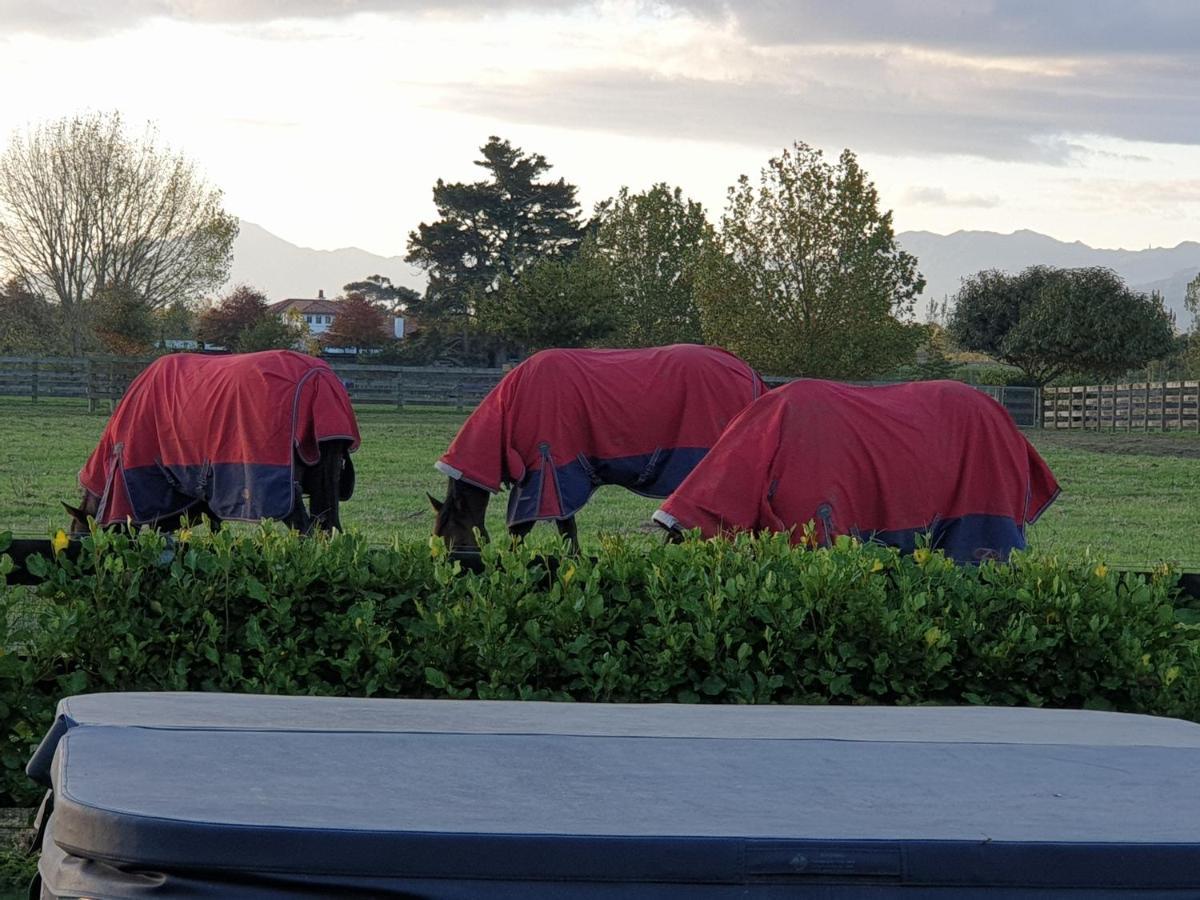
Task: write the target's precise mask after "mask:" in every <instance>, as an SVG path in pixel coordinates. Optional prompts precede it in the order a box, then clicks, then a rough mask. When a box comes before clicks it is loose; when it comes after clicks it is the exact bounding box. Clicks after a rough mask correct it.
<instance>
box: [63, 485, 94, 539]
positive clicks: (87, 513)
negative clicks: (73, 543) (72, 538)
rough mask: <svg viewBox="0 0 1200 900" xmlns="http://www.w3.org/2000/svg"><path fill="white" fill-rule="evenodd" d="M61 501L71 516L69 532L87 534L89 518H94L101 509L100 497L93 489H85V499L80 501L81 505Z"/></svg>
mask: <svg viewBox="0 0 1200 900" xmlns="http://www.w3.org/2000/svg"><path fill="white" fill-rule="evenodd" d="M61 502H62V505H63V509H65V510H66V511H67V515H69V516H70V517H71V523H70V524H69V525H68V526H67V533H68V534H87V533H88V519H89V518H93V519H94V518H95V517H96V513H97V512H99V511H100V498H99V497H97V496H96V495H95V494H93V493H92V492H91V491H84V492H83V499H82V500H80V501H79V506H72V505H71V504H69V503H67V502H66V501H61Z"/></svg>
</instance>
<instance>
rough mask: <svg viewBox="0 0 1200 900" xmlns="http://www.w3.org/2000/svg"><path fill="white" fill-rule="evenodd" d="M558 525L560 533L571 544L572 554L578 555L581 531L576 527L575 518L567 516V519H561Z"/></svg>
mask: <svg viewBox="0 0 1200 900" xmlns="http://www.w3.org/2000/svg"><path fill="white" fill-rule="evenodd" d="M556 524H557V525H558V533H559V534H561V535H563V536H564V537H565V538H566V539H567V540H568V541H570V542H571V552H572V553H574V554H578V553H579V529H578V527H577V526H576V525H575V517H574V516H567V518H565V519H559V520H558V522H557V523H556Z"/></svg>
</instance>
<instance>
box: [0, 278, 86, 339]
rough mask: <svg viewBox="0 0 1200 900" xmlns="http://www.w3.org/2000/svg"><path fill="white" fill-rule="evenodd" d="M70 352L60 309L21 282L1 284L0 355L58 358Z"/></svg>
mask: <svg viewBox="0 0 1200 900" xmlns="http://www.w3.org/2000/svg"><path fill="white" fill-rule="evenodd" d="M69 349H70V341H69V339H68V337H67V333H66V329H65V328H64V327H63V321H62V310H61V309H60V308H59V307H57V306H55V305H54V304H52V303H48V302H47V301H46V299H45V298H43V297H40V296H38V295H37V294H35V293H34V292H33V291H30V290H29V289H28V288H27V287H26V286H25V285H24V284H22V283H21V281H20V280H19V279H16V278H10V279H9V280H8V281H7V282H5V283H3V284H0V354H5V355H9V354H11V355H21V356H23V355H26V354H28V355H31V356H57V355H59V354H62V353H66V352H68V350H69Z"/></svg>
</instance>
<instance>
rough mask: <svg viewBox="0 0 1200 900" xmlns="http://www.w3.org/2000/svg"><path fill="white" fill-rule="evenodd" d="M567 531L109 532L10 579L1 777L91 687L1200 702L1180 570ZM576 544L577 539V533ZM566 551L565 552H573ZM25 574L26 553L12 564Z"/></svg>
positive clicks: (635, 697) (15, 778) (1164, 705)
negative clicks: (562, 539) (465, 555)
mask: <svg viewBox="0 0 1200 900" xmlns="http://www.w3.org/2000/svg"><path fill="white" fill-rule="evenodd" d="M547 546H548V545H547V544H546V543H545V542H542V543H541V544H540V545H539V544H537V543H533V544H528V545H526V546H524V547H519V548H517V549H515V550H512V549H501V548H499V547H498V546H496V545H493V546H492V547H490V548H488V549H486V550H485V551H484V561H485V569H484V571H483V572H482V573H480V574H469V573H463V572H462V571H461V570H460V568H459V566H458V564H457V563H455V562H451V561H449V560H448V559H447V558H446V555H445V551H444V550H443V549H442V547H441V545H440V543H438V544H436V545H434V546H433V547H432V549H431V547H430V546H429V545H425V544H417V543H399V542H398V543H395V544H393V545H392V546H391V547H389V548H375V547H371V546H369V545H368V544H367V543H366V542H365V540H364V539H363V538H362V537H360V536H357V535H353V534H350V535H335V536H334V537H332V538H314V539H301V538H297V537H296V536H295V535H294V534H289V533H288V532H286V531H284V530H283V529H281V528H279V527H264V528H262V529H260V530H254V531H240V532H239V531H236V530H234V529H227V530H224V531H221V532H219V533H218V534H216V535H212V536H208V535H201V534H199V533H198V534H196V535H191V534H189V533H187V532H184V533H183V534H182V535H181V539H180V540H179V541H178V542H176V541H175V540H174V539H169V538H166V537H163V536H161V535H156V534H153V533H150V532H143V533H142V534H139V535H137V536H136V537H133V538H130V537H127V536H124V535H121V534H98V535H96V536H94V537H92V538H89V539H86V540H85V542H84V548H83V552H82V553H81V554H80V558H79V560H78V561H77V562H70V561H68V560H66V559H65V558H64V557H59V558H58V559H56V560H53V561H49V562H47V565H46V571H45V572H44V575H45V580H44V582H43V583H42V584H41V585H39V586H38V587H36V588H14V587H8V588H0V591H2V592H3V593H2V594H0V598H2V601H3V606H4V616H3V628H4V633H3V641H2V647H3V651H4V652H3V655H2V656H0V718H2V720H3V731H4V734H5V735H6V736H7V741H6V742H5V743H4V745H3V751H2V757H0V760H2V762H3V779H4V780H3V783H0V793H3V794H6V795H8V797H9V798H11V799H13V800H16V801H18V802H23V801H28V800H30V799H32V795H33V792H32V791H31V789H30V786H29V785H28V784H27V782H26V780H25V778H24V775H23V774H22V771H21V769H22V767H23V765H24V763H25V761H26V760H27V758H28V756H29V754H30V752H31V750H32V748H33V746H34V745H36V743H37V741H38V740H39V738H40V737H41V735H42V734H43V733H44V732H45V730H46V728H47V727H48V726H49V724H50V721H51V718H52V714H53V710H54V704H55V703H56V702H57V700H58V699H59V698H60V697H62V696H64V695H66V694H72V693H78V692H81V691H106V690H225V691H254V692H270V693H274V692H277V693H288V694H337V695H352V696H402V697H479V698H488V699H494V698H524V699H555V700H567V699H573V700H601V701H635V702H636V701H679V702H697V701H702V702H718V703H884V704H915V703H954V704H957V703H975V704H979V703H987V704H1000V705H1014V704H1016V705H1034V706H1054V707H1092V708H1101V709H1119V710H1126V711H1138V712H1148V713H1157V714H1164V715H1175V716H1183V717H1187V718H1191V719H1200V678H1198V677H1197V675H1198V674H1200V654H1198V653H1197V647H1198V646H1200V645H1198V644H1197V640H1196V639H1197V636H1198V634H1200V628H1198V627H1196V626H1192V625H1185V624H1181V622H1180V619H1183V618H1186V617H1187V616H1186V612H1187V611H1184V612H1183V613H1182V614H1181V612H1180V611H1179V610H1176V609H1175V605H1174V602H1175V591H1174V584H1175V577H1174V576H1173V575H1171V574H1169V573H1166V572H1164V573H1162V574H1161V575H1158V576H1155V577H1153V578H1151V579H1148V580H1147V579H1144V578H1141V577H1138V576H1132V575H1122V574H1118V573H1116V572H1111V571H1108V570H1107V569H1105V567H1104V566H1101V565H1098V564H1096V563H1095V562H1094V561H1088V560H1082V561H1070V560H1064V559H1059V558H1053V557H1036V556H1028V555H1018V556H1017V557H1016V558H1015V559H1014V562H1013V563H1012V564H1011V565H994V564H985V565H984V566H982V567H980V568H978V569H975V568H969V567H968V568H960V567H958V566H955V565H953V564H951V563H949V562H947V561H946V560H945V559H943V558H942V557H941V556H940V555H938V554H932V555H931V554H929V553H928V552H927V551H925V550H919V551H918V552H917V553H916V554H915V555H914V556H910V557H899V556H897V555H896V554H895V552H893V551H891V550H888V549H884V548H880V547H875V546H861V545H858V544H856V543H854V542H851V541H848V540H843V541H841V542H839V544H838V545H837V546H836V547H834V548H833V549H830V550H815V551H810V550H798V549H793V548H792V547H790V546H788V544H787V542H786V540H784V539H783V538H782V537H778V536H777V537H768V538H762V539H751V538H747V537H743V538H740V539H738V540H736V541H733V542H722V541H713V542H703V541H694V542H688V543H684V544H681V545H663V546H659V545H650V544H649V543H648V542H646V541H645V540H636V541H625V540H621V539H608V540H606V541H605V542H604V543H603V544H602V546H601V549H600V551H599V553H598V555H597V556H596V557H594V558H592V557H587V558H580V559H564V560H562V561H561V563H560V564H559V565H557V566H550V567H549V568H548V567H547V564H546V558H545V557H544V556H541V555H539V554H544V553H545V552H546V551H547ZM554 549H557V545H555V548H554ZM551 570H553V571H551ZM0 571H2V569H0Z"/></svg>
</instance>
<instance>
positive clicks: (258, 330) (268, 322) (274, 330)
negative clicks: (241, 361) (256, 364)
mask: <svg viewBox="0 0 1200 900" xmlns="http://www.w3.org/2000/svg"><path fill="white" fill-rule="evenodd" d="M307 338H308V329H307V328H305V327H304V323H303V320H301V321H299V322H297V321H296V319H295V317H289V316H276V315H273V314H271V313H268V314H267V315H265V316H263V317H262V318H261V319H258V320H257V321H256V322H254V323H253V324H252V325H251V326H250V327H249V328H247V329H246V330H245V331H243V332H242V333H241V334H239V335H238V337H237V340H236V341H234V344H233V347H232V348H231V349H233V350H236V351H237V352H238V353H254V352H256V351H258V350H307V349H308V342H307Z"/></svg>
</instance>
